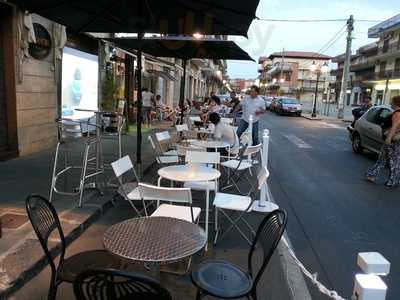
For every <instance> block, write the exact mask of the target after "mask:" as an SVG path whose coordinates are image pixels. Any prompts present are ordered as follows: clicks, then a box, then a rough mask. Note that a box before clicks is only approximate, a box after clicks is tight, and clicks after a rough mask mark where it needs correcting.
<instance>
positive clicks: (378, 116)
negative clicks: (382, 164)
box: [347, 105, 393, 153]
mask: <svg viewBox="0 0 400 300" xmlns="http://www.w3.org/2000/svg"><path fill="white" fill-rule="evenodd" d="M392 112H393V109H392V108H391V107H390V106H388V105H379V106H374V107H371V108H370V109H369V110H368V111H367V112H366V113H364V114H363V115H362V116H361V117H360V118H359V119H358V120H357V121H356V122H355V124H354V127H353V126H352V125H350V126H347V130H348V131H349V137H350V140H351V144H352V147H353V151H354V152H355V153H362V152H363V150H364V149H367V150H369V151H372V152H375V153H380V149H381V147H382V145H383V143H384V140H383V135H382V128H381V125H380V124H381V120H383V119H384V118H385V117H387V116H388V115H390V114H391V113H392Z"/></svg>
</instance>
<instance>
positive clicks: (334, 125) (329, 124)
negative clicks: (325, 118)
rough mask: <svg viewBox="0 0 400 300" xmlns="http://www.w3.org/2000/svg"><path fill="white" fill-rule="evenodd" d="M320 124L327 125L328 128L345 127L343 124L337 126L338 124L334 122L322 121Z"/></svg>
mask: <svg viewBox="0 0 400 300" xmlns="http://www.w3.org/2000/svg"><path fill="white" fill-rule="evenodd" d="M322 125H324V126H325V127H328V128H335V129H342V130H343V129H346V128H345V127H343V126H339V125H336V124H332V123H326V122H322Z"/></svg>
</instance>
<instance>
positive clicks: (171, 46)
mask: <svg viewBox="0 0 400 300" xmlns="http://www.w3.org/2000/svg"><path fill="white" fill-rule="evenodd" d="M105 40H107V41H110V42H112V43H114V45H115V46H117V47H119V48H122V49H125V50H127V51H132V50H138V49H140V50H141V51H143V52H144V53H148V54H150V55H153V56H156V57H175V58H180V59H192V58H208V59H232V60H253V59H252V58H251V57H250V56H249V55H248V54H247V52H245V51H244V50H242V49H241V48H240V47H239V46H238V45H236V44H235V43H234V42H232V41H224V40H188V39H155V38H154V39H144V40H141V41H139V40H137V39H134V38H113V39H105ZM253 61H254V60H253Z"/></svg>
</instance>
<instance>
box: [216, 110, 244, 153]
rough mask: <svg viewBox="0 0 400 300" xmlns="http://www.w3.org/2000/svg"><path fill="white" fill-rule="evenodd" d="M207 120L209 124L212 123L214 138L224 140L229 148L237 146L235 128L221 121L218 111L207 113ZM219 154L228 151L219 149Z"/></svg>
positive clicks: (237, 140) (237, 139)
mask: <svg viewBox="0 0 400 300" xmlns="http://www.w3.org/2000/svg"><path fill="white" fill-rule="evenodd" d="M208 118H209V120H210V122H211V124H214V126H215V128H214V139H215V140H219V141H223V142H226V143H227V144H229V147H230V149H237V148H239V138H238V136H237V134H236V130H235V128H233V127H232V126H230V125H228V124H225V123H223V122H221V117H220V115H219V114H218V113H215V112H214V113H211V114H210V115H209V117H208ZM220 152H221V154H222V155H225V156H227V155H228V151H227V150H226V149H221V151H220Z"/></svg>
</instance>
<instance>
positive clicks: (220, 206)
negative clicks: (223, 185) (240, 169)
mask: <svg viewBox="0 0 400 300" xmlns="http://www.w3.org/2000/svg"><path fill="white" fill-rule="evenodd" d="M268 177H269V172H268V170H267V168H266V167H262V168H261V170H260V172H259V173H258V176H257V184H256V185H254V186H253V188H252V189H251V190H250V191H249V193H248V194H247V195H245V196H243V195H234V194H226V193H216V195H215V198H214V206H215V238H214V244H216V243H217V240H218V234H219V228H218V212H221V213H222V214H223V215H224V216H225V217H226V218H227V219H228V221H229V222H230V223H231V225H230V226H229V227H228V229H227V230H226V231H225V232H224V233H223V234H222V235H221V237H220V240H221V239H222V238H224V237H225V236H226V234H227V233H228V232H230V231H231V230H232V229H233V228H236V229H237V230H238V232H239V233H240V234H241V236H242V237H243V238H244V239H245V240H246V241H247V242H248V243H249V244H250V245H251V240H252V239H249V238H248V237H247V236H246V235H245V234H244V232H243V230H242V229H241V228H240V227H239V225H238V223H239V221H242V222H243V223H244V224H245V225H246V226H247V227H248V229H249V230H250V232H251V233H252V234H253V235H255V232H254V230H253V228H252V227H251V226H250V224H249V223H248V222H247V221H246V220H245V219H244V215H245V214H246V213H249V212H251V211H252V206H253V203H254V201H255V198H256V195H257V192H258V191H261V188H262V186H263V185H264V184H266V182H267V179H268ZM227 211H230V212H236V213H237V214H238V216H237V217H236V218H233V216H232V214H231V213H228V212H227Z"/></svg>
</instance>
